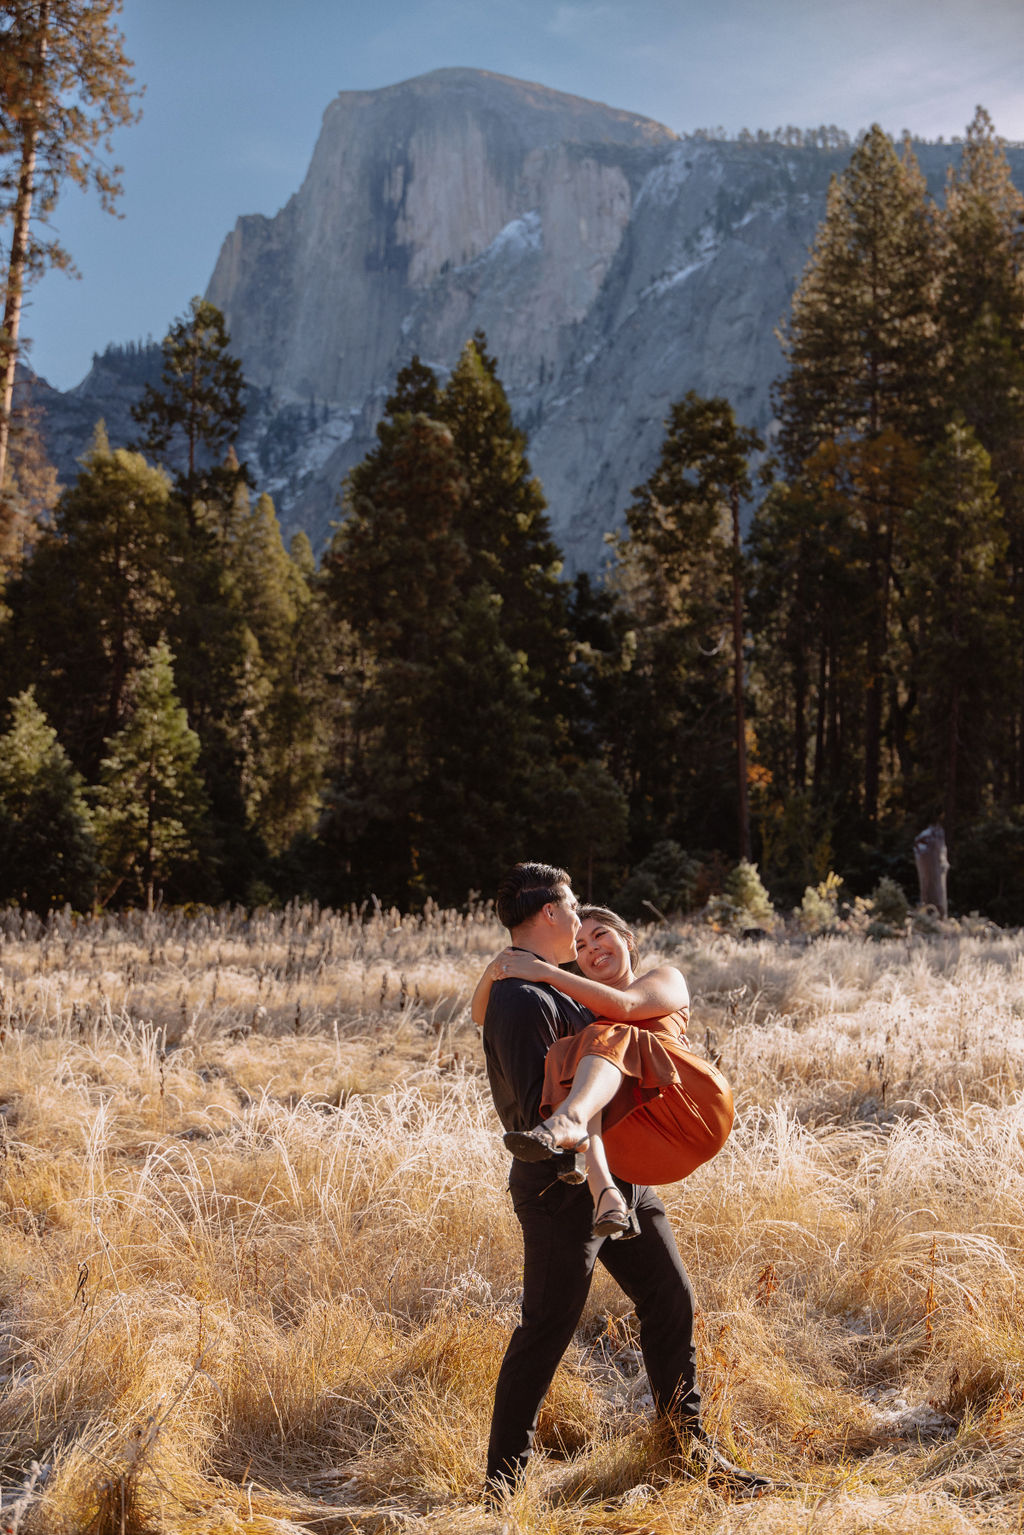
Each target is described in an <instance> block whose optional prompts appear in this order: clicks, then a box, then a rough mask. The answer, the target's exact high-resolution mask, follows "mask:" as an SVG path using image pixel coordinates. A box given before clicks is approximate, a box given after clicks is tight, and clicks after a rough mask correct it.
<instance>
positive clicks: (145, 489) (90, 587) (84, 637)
mask: <svg viewBox="0 0 1024 1535" xmlns="http://www.w3.org/2000/svg"><path fill="white" fill-rule="evenodd" d="M180 549H181V534H180V524H179V523H178V522H177V520H176V517H175V508H174V506H173V504H172V501H171V494H170V486H169V484H168V481H167V477H166V475H164V474H163V473H162V472H161V471H160V470H159V469H154V468H152V467H151V466H150V465H148V464H147V463H146V461H145V459H143V458H142V457H141V455H139V454H137V453H129V452H128V451H127V450H126V449H124V448H117V449H114V450H111V448H110V447H109V445H108V443H107V439H106V433H105V432H104V430H103V426H102V423H100V425H99V427H98V428H97V431H96V434H95V436H94V438H93V444H92V447H91V448H90V450H89V452H88V454H87V455H86V457H85V460H84V462H83V467H82V472H81V474H80V475H79V477H78V479H77V481H76V482H75V484H74V485H73V486H71V487H69V488H68V489H67V490H65V491H64V492H63V494H62V495H61V497H60V500H59V501H58V504H57V508H56V512H55V514H54V522H53V526H52V528H50V529H46V530H44V531H43V533H42V534H41V536H40V538H39V542H38V545H37V547H36V550H35V553H34V556H33V558H32V560H31V561H30V562H29V563H28V564H27V566H26V567H25V570H24V572H23V574H22V577H21V579H20V581H19V582H17V583H15V584H14V585H12V587H11V590H10V594H9V601H10V604H11V610H12V613H11V621H10V623H9V625H8V636H7V645H6V647H5V653H6V655H7V657H8V661H7V667H8V670H9V671H10V672H11V673H12V674H14V675H18V674H20V675H23V676H25V677H26V679H27V678H34V679H36V680H37V686H38V692H39V695H40V698H41V700H42V703H43V704H44V705H45V707H46V710H47V713H48V714H49V715H50V717H51V718H52V719H54V721H55V722H56V724H57V727H58V729H59V730H60V733H61V737H62V739H63V740H64V741H65V742H66V744H67V746H68V749H69V751H70V752H71V755H72V759H73V760H74V761H75V763H76V764H77V766H78V767H79V768H80V769H81V770H82V771H83V772H84V773H85V774H86V776H88V777H91V776H92V775H93V774H94V773H95V770H96V767H97V764H98V761H99V756H100V751H101V746H102V742H103V741H104V739H105V738H106V737H107V736H109V735H111V734H112V733H113V732H114V731H115V730H117V729H118V727H119V726H120V725H121V724H122V723H123V720H124V717H125V712H126V694H127V688H128V685H129V681H130V678H131V675H132V673H133V671H134V670H135V669H136V668H138V667H139V666H140V665H141V664H142V662H143V660H144V658H145V656H146V653H147V651H148V650H149V648H150V647H151V646H152V645H153V644H154V643H155V642H156V641H157V639H158V638H159V636H160V634H161V633H162V632H163V631H164V629H165V628H166V627H167V625H168V624H169V622H171V621H172V619H173V615H174V612H175V608H176V605H177V599H176V594H175V584H176V579H177V567H178V559H179V555H180Z"/></svg>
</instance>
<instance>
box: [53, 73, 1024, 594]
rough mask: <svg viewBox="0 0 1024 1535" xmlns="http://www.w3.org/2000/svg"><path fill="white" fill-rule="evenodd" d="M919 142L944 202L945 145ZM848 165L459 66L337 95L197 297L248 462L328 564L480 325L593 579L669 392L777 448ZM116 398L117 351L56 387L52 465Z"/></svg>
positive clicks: (659, 431) (570, 541)
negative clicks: (807, 310) (346, 509)
mask: <svg viewBox="0 0 1024 1535" xmlns="http://www.w3.org/2000/svg"><path fill="white" fill-rule="evenodd" d="M915 147H916V151H917V153H918V157H919V160H920V162H921V165H922V170H923V171H924V173H925V175H926V177H927V179H928V182H929V187H930V190H931V191H932V193H933V195H935V194H937V193H939V192H940V191H941V187H942V182H943V179H944V175H945V168H946V166H947V164H948V163H949V161H950V159H951V158H952V157H955V156H956V154H957V152H958V151H957V150H956V147H955V146H950V145H920V146H915ZM849 153H850V151H849V148H839V147H820V146H815V147H813V148H812V147H802V146H794V145H789V144H783V143H778V142H769V143H762V142H755V141H751V142H748V143H741V142H735V141H727V142H724V141H720V140H719V141H716V140H710V139H706V138H700V137H691V138H685V137H683V138H681V137H679V136H678V135H676V134H674V133H673V132H672V130H671V129H668V128H665V127H664V126H663V125H662V124H658V123H656V122H654V121H653V119H650V118H644V117H640V116H637V115H636V114H631V113H628V112H624V111H622V110H620V109H618V108H611V107H606V106H604V105H602V104H601V103H595V102H589V101H588V100H587V99H586V98H584V97H576V96H570V95H567V94H566V93H563V92H558V91H554V90H552V89H550V88H549V87H545V86H539V85H534V84H531V83H529V82H523V81H517V80H515V79H513V78H512V77H509V76H500V75H494V74H491V73H489V72H487V71H480V70H472V69H467V68H461V67H452V68H450V69H442V70H435V71H432V72H430V73H429V74H427V75H420V76H416V77H414V78H413V79H412V80H408V81H402V82H398V83H397V84H395V85H391V86H385V87H382V88H380V89H379V90H374V91H359V92H342V93H340V94H339V95H338V96H336V97H335V98H334V99H333V100H332V101H331V102H330V103H328V105H327V107H326V108H325V111H324V114H323V124H322V128H321V133H320V136H319V138H318V141H317V145H316V147H315V149H314V151H313V155H312V157H311V160H310V165H309V168H308V170H307V172H306V175H305V177H304V178H303V181H302V184H301V186H300V187H299V188H298V189H297V190H296V192H295V193H293V195H292V197H291V198H289V200H288V202H287V203H286V204H285V205H284V207H283V208H282V209H280V210H279V212H278V213H277V214H276V215H274V216H273V217H268V216H265V215H260V214H253V215H246V216H244V217H241V218H239V219H238V220H237V221H236V223H235V225H234V227H233V229H232V230H231V231H230V232H229V234H228V235H227V237H226V238H225V241H224V244H223V246H222V248H221V252H220V255H219V257H218V260H217V262H216V265H215V268H214V271H213V273H212V275H211V279H210V283H209V285H208V288H207V294H206V296H207V297H208V298H209V299H210V300H211V301H212V302H214V303H216V304H217V305H218V306H219V307H220V308H221V309H222V310H223V311H224V313H225V317H226V319H227V323H228V328H229V330H230V333H231V337H232V346H233V350H235V351H236V353H237V355H238V356H239V357H240V359H241V361H242V365H243V369H244V371H245V374H246V377H247V379H249V380H250V381H251V383H252V384H253V385H254V389H253V392H252V396H251V410H250V414H249V418H248V420H247V423H246V428H245V431H244V433H243V437H242V440H241V442H240V444H239V451H240V453H241V455H242V456H243V457H246V458H249V459H250V460H251V461H252V462H253V464H254V465H255V466H257V479H258V482H259V484H260V487H261V488H265V489H268V490H270V492H271V493H272V494H273V495H274V498H275V501H276V503H277V505H278V510H279V514H280V515H281V519H282V523H283V525H284V526H285V529H286V530H287V531H292V530H294V529H296V528H299V527H302V528H304V529H305V530H306V531H307V532H309V534H310V536H311V538H312V539H313V542H314V545H315V546H317V547H322V546H323V544H324V542H325V541H326V539H327V538H328V536H329V532H330V526H331V522H332V520H333V519H334V518H336V517H337V515H338V494H339V490H340V487H341V483H342V480H343V477H344V475H345V474H346V473H347V472H348V470H349V469H351V467H352V466H353V465H354V464H355V463H357V462H358V461H359V460H360V459H361V458H362V457H363V456H364V455H365V453H366V452H367V451H368V450H369V449H370V448H371V447H372V446H373V444H374V441H375V437H374V428H375V426H376V424H377V422H378V420H379V419H380V415H381V413H382V410H383V403H384V400H385V399H386V397H387V394H388V393H389V392H390V389H391V386H392V384H393V381H394V377H395V374H396V373H397V372H398V370H399V368H401V367H402V366H403V365H404V364H405V363H406V362H407V361H408V360H409V358H410V357H411V355H412V354H413V353H414V352H415V353H418V354H419V355H420V357H421V358H422V359H423V360H424V361H425V362H427V363H429V364H430V365H431V366H434V367H435V368H436V369H437V370H438V371H439V372H440V373H441V375H442V376H444V375H445V374H446V372H447V370H449V369H450V368H451V367H452V366H453V365H454V362H455V360H456V358H457V356H458V353H459V351H460V350H461V348H462V346H463V345H464V343H465V341H466V340H467V339H468V337H469V336H470V335H472V334H473V333H474V331H476V330H478V329H482V330H483V331H485V333H486V334H487V338H488V345H489V349H490V351H491V352H492V353H493V354H494V355H495V356H496V357H497V359H498V370H499V375H500V377H501V379H502V382H503V383H504V385H505V388H506V391H507V393H508V395H509V399H510V403H511V405H512V409H513V413H514V416H515V419H516V420H517V422H518V423H519V424H520V425H521V426H522V427H523V428H524V429H525V430H526V431H527V432H528V433H529V438H530V443H529V453H530V459H531V463H532V465H533V468H534V471H535V473H536V474H537V475H538V477H539V478H540V480H541V482H542V483H543V486H544V489H545V493H546V495H547V499H548V503H549V512H550V516H551V522H552V528H553V531H554V534H555V536H556V538H557V539H558V541H559V543H560V544H561V546H562V547H563V549H564V550H565V553H566V560H567V565H568V567H569V569H570V570H573V569H577V568H587V569H590V570H592V571H593V570H597V569H599V568H600V566H601V563H602V561H603V559H604V557H605V544H604V535H605V533H606V532H608V531H610V530H612V529H614V528H615V527H616V526H619V525H620V524H621V521H622V516H623V512H624V510H625V507H626V506H627V505H628V504H629V496H630V492H631V490H632V488H633V486H635V485H637V484H639V483H640V482H641V481H643V480H644V479H646V478H647V476H648V475H649V473H650V472H651V470H652V468H653V467H654V464H655V462H656V459H657V455H658V451H659V448H660V444H661V439H662V435H663V424H664V420H665V418H666V416H667V415H668V412H669V408H670V406H671V404H672V403H673V401H675V400H677V399H679V398H681V396H682V395H683V394H684V393H685V392H686V391H687V390H688V389H691V388H692V389H696V390H697V391H698V392H700V393H702V394H706V395H712V394H719V395H725V396H726V397H728V398H729V399H730V400H731V402H732V403H733V406H734V408H735V410H736V414H737V416H738V418H739V419H740V420H741V421H742V422H743V424H745V425H748V426H751V427H754V428H755V429H757V430H758V431H760V432H762V433H765V432H769V431H770V429H771V426H772V410H771V394H770V390H771V384H772V381H773V379H774V378H775V377H776V376H777V375H778V373H779V372H780V371H781V368H782V364H783V358H782V353H781V350H780V347H779V343H778V340H777V337H776V328H777V326H778V325H779V323H780V321H781V320H782V319H783V317H784V316H785V314H786V312H787V310H788V307H789V301H790V298H791V295H792V292H793V289H794V288H795V286H796V284H797V282H798V281H799V278H800V274H801V272H802V270H803V268H804V266H805V264H806V261H807V259H808V255H809V249H810V246H811V243H812V241H813V239H814V236H815V233H816V230H817V227H818V224H819V222H820V220H821V218H822V217H823V216H824V211H825V198H826V194H827V188H828V181H829V178H830V176H831V175H832V174H833V173H834V172H838V171H841V170H842V169H843V168H844V167H845V165H846V164H847V163H848V160H849ZM1009 153H1010V158H1011V163H1012V164H1013V167H1014V173H1015V179H1016V180H1017V181H1018V184H1020V182H1021V180H1022V179H1024V178H1022V172H1024V152H1021V151H1016V152H1015V151H1009ZM139 366H140V364H139V362H138V359H136V360H135V364H134V369H135V373H136V374H137V373H138V371H139ZM129 372H131V369H128V368H126V369H125V373H126V374H127V373H129ZM94 375H95V376H94ZM129 392H130V390H129V379H128V378H127V376H126V377H124V378H123V379H121V380H120V382H119V375H118V366H117V363H116V359H111V358H109V357H106V355H104V357H102V358H100V359H97V364H96V368H95V369H94V370H93V372H92V373H90V375H89V376H87V378H86V379H85V380H83V382H82V384H80V385H79V386H77V387H76V389H75V390H73V391H70V392H69V393H68V395H66V396H57V395H56V394H55V392H53V391H50V392H49V396H48V397H47V398H46V399H45V400H44V406H45V408H46V410H47V412H48V415H49V418H50V423H51V425H50V429H49V437H50V440H51V447H53V446H54V445H55V444H56V447H57V449H58V451H57V452H56V453H55V458H56V459H57V462H58V467H59V468H60V469H61V470H62V472H64V471H65V470H66V467H67V465H68V464H69V463H70V462H71V461H72V459H73V457H75V456H77V454H78V453H80V452H81V451H82V448H83V447H84V446H85V441H87V435H86V436H85V441H83V434H84V425H83V422H84V416H85V414H86V413H87V412H88V411H89V410H90V409H92V410H95V411H96V412H97V413H102V414H105V415H108V420H107V425H108V430H109V431H110V435H111V440H112V441H113V442H115V443H116V441H117V440H118V437H119V434H120V432H121V430H122V426H121V425H120V424H119V422H120V421H121V417H122V416H124V414H125V412H126V411H127V405H126V403H125V402H126V400H127V397H128V393H129ZM104 404H106V405H107V406H108V409H106V410H102V411H100V410H98V409H97V407H99V406H102V405H104ZM109 407H113V408H114V409H113V417H111V411H110V408H109ZM115 418H116V419H115ZM128 419H129V420H130V417H129V418H128ZM62 420H63V423H64V424H63V426H62V425H61V422H62ZM91 429H92V423H91V422H90V423H89V431H90V432H91Z"/></svg>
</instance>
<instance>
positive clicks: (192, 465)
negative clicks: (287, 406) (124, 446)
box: [132, 298, 247, 531]
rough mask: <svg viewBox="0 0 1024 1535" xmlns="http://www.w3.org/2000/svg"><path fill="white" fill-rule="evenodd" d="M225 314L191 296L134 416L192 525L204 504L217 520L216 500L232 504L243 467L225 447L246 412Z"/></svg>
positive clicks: (143, 445) (166, 340)
mask: <svg viewBox="0 0 1024 1535" xmlns="http://www.w3.org/2000/svg"><path fill="white" fill-rule="evenodd" d="M230 344H231V343H230V338H229V336H228V333H227V328H226V326H225V324H224V316H223V315H222V314H221V312H220V310H219V309H218V308H217V307H216V305H215V304H211V303H209V302H208V301H207V300H206V299H201V298H194V299H193V300H192V302H191V304H190V305H189V309H188V313H187V314H185V315H183V316H182V317H181V319H180V320H176V321H175V322H174V324H173V325H172V326H171V328H170V330H169V331H168V333H167V335H166V336H165V337H164V339H163V342H162V344H161V349H162V352H163V369H162V372H161V377H160V386H159V388H155V387H154V386H153V385H152V384H147V385H146V388H145V390H144V392H143V396H142V399H141V400H140V401H139V402H138V404H137V405H134V406H133V407H132V416H133V417H134V419H135V420H136V421H137V422H138V423H139V425H140V426H142V427H143V428H144V430H143V435H142V437H141V439H140V442H139V446H140V447H141V449H142V451H143V452H145V453H148V454H150V455H151V456H152V457H153V458H155V459H156V460H157V462H158V463H160V464H162V465H163V466H164V467H165V468H167V469H168V470H170V471H172V472H173V473H174V474H175V477H176V484H177V487H178V490H179V492H180V494H181V496H182V499H183V501H184V504H185V507H186V510H187V513H188V522H189V527H190V528H191V529H192V530H193V531H194V530H195V529H196V526H197V523H198V522H200V521H201V520H202V504H203V503H204V502H205V503H213V506H212V507H210V508H208V509H207V516H208V517H209V518H210V520H211V521H213V522H216V510H215V508H216V504H217V503H218V502H226V503H227V504H229V505H230V503H231V501H232V498H233V495H234V492H235V488H236V486H237V483H238V481H239V479H243V480H245V479H246V478H247V475H246V471H245V469H244V467H242V466H240V465H239V464H238V460H237V458H236V459H234V461H233V463H232V461H231V460H230V459H229V460H228V461H227V462H224V454H225V452H226V450H227V449H228V448H230V447H231V446H232V445H233V443H234V441H235V439H236V438H237V436H238V430H239V427H240V426H241V424H242V420H243V418H244V416H245V405H244V402H243V399H242V396H243V394H244V392H245V380H244V378H243V377H242V365H241V363H240V362H239V361H238V359H237V358H236V357H233V356H232V355H231V353H230V351H229V347H230Z"/></svg>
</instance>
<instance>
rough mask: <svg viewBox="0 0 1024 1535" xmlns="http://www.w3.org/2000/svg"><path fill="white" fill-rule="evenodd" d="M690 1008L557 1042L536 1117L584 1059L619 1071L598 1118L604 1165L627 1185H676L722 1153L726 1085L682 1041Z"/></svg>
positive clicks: (592, 1027) (599, 1025) (591, 1027)
mask: <svg viewBox="0 0 1024 1535" xmlns="http://www.w3.org/2000/svg"><path fill="white" fill-rule="evenodd" d="M688 1020H689V1009H688V1008H684V1009H682V1011H680V1012H678V1013H669V1014H668V1015H667V1016H666V1017H664V1018H645V1019H644V1020H643V1022H641V1023H611V1022H609V1021H608V1020H606V1019H598V1020H597V1021H596V1022H594V1023H589V1024H587V1026H586V1027H585V1028H583V1029H581V1030H580V1031H579V1033H578V1034H571V1035H569V1036H568V1038H566V1039H559V1040H556V1041H555V1043H554V1044H553V1045H552V1046H551V1048H550V1050H549V1051H548V1053H547V1056H546V1058H545V1061H544V1091H543V1094H542V1100H541V1114H542V1115H543V1116H544V1118H545V1119H546V1118H547V1117H548V1115H550V1114H553V1113H554V1111H555V1109H556V1108H557V1107H558V1105H559V1104H560V1103H561V1102H562V1100H563V1099H564V1098H566V1097H567V1096H568V1094H569V1089H570V1088H571V1087H572V1083H573V1078H574V1076H575V1075H576V1068H577V1066H578V1065H579V1063H580V1061H581V1060H582V1059H583V1057H584V1056H585V1055H598V1056H601V1057H602V1058H603V1059H604V1060H607V1061H611V1062H612V1063H613V1064H614V1065H616V1066H617V1067H618V1068H619V1070H620V1071H621V1072H622V1074H623V1076H622V1086H621V1087H620V1088H619V1089H618V1091H617V1092H616V1094H615V1097H614V1098H613V1099H612V1101H611V1102H610V1103H609V1104H608V1105H607V1106H606V1108H605V1110H604V1113H603V1115H602V1132H601V1133H602V1137H603V1140H604V1146H605V1151H606V1153H607V1155H608V1166H609V1167H610V1168H611V1170H612V1172H613V1173H614V1174H615V1176H616V1177H617V1178H622V1179H624V1180H625V1181H626V1182H627V1183H677V1182H678V1181H679V1179H680V1178H685V1177H687V1176H688V1175H689V1174H690V1173H692V1172H693V1170H694V1168H696V1167H700V1165H701V1163H702V1162H707V1161H709V1160H710V1158H711V1157H713V1156H714V1155H715V1153H716V1152H718V1151H721V1149H722V1147H723V1146H724V1145H725V1143H726V1140H727V1139H728V1137H729V1131H730V1130H731V1129H732V1121H733V1103H732V1092H731V1090H730V1088H729V1084H728V1082H727V1081H726V1080H725V1078H724V1077H723V1075H722V1073H721V1072H720V1071H718V1070H717V1069H716V1068H715V1067H714V1066H712V1065H711V1063H710V1062H709V1061H702V1060H700V1059H699V1058H698V1057H697V1056H696V1055H694V1054H693V1052H692V1051H691V1049H690V1047H689V1046H688V1044H687V1043H686V1025H687V1022H688Z"/></svg>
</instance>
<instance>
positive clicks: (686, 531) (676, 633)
mask: <svg viewBox="0 0 1024 1535" xmlns="http://www.w3.org/2000/svg"><path fill="white" fill-rule="evenodd" d="M666 426H667V430H666V434H665V439H664V442H663V444H662V450H661V456H660V459H659V462H658V466H657V468H656V469H655V471H654V473H653V474H652V475H651V477H650V479H649V480H647V482H646V483H645V484H644V485H641V486H639V487H637V489H636V490H635V491H634V492H633V495H634V501H633V504H632V505H631V506H630V507H629V509H628V510H627V512H626V521H627V525H628V529H629V538H628V540H626V541H624V542H623V543H621V544H620V546H619V554H620V571H619V577H618V584H619V589H620V591H621V595H622V599H623V601H624V603H625V606H626V609H627V611H628V614H629V622H630V625H631V629H632V631H633V634H634V635H635V643H636V650H635V659H634V661H633V663H632V667H631V672H630V677H629V683H628V687H629V689H630V692H631V714H632V725H631V732H632V734H633V744H632V749H631V756H632V763H631V769H630V780H631V785H632V788H631V795H630V797H631V801H632V802H633V803H634V805H635V806H639V807H643V808H642V810H641V814H642V816H643V818H644V822H645V823H646V824H645V829H644V831H643V832H642V833H641V839H642V840H643V841H646V842H647V843H648V844H650V843H652V842H655V841H658V840H663V839H664V838H665V837H667V836H675V837H677V839H678V840H680V841H682V842H684V843H690V844H692V841H693V833H694V830H695V827H699V831H698V835H701V836H704V837H706V834H707V831H708V830H709V829H710V827H709V826H708V824H707V822H705V824H704V825H703V826H701V825H700V821H699V820H697V815H698V811H697V807H698V805H700V804H703V805H704V806H705V807H707V808H710V807H712V806H714V807H715V811H716V812H717V813H718V814H721V811H722V810H723V809H724V804H725V803H727V796H726V797H723V792H722V791H723V787H724V785H725V784H728V783H729V782H731V783H732V785H733V786H734V792H733V795H732V801H733V804H734V805H735V806H736V812H735V813H734V815H733V817H732V820H733V824H734V825H736V826H737V828H738V830H737V831H736V832H734V833H733V837H732V839H730V840H734V841H736V842H738V844H739V846H740V847H741V848H742V847H743V846H744V845H745V844H746V843H747V842H748V841H749V820H748V809H747V763H746V728H745V715H744V709H743V655H742V613H741V608H740V606H739V604H740V588H741V581H742V578H743V570H742V553H741V550H740V547H739V506H740V501H741V500H742V499H744V498H746V497H748V496H749V495H750V493H751V491H752V482H751V478H750V473H749V469H748V460H749V458H750V456H751V455H752V454H753V453H754V452H756V451H759V450H761V449H762V448H763V446H764V445H763V443H762V442H761V440H760V438H758V437H757V436H756V434H754V433H753V432H749V431H747V430H745V429H743V428H740V427H738V426H737V424H736V420H735V417H734V415H733V412H732V408H731V406H730V405H729V403H728V401H726V400H724V399H719V398H716V399H710V400H705V399H702V398H701V397H700V396H699V395H697V394H696V393H694V392H693V391H692V390H691V391H690V392H689V393H688V394H687V395H686V396H685V398H684V399H683V400H681V401H679V402H678V403H677V404H675V405H674V406H673V407H672V412H671V415H670V417H669V420H668V422H667V423H666ZM698 740H699V741H700V745H699V747H698V744H697V743H698ZM730 759H731V761H730ZM712 785H714V787H712ZM700 819H701V820H703V819H704V817H703V816H702V817H701V818H700ZM713 824H714V839H715V841H717V840H718V839H719V837H720V836H723V835H724V828H723V827H722V826H721V825H720V824H719V823H718V822H717V820H716V821H715V823H713Z"/></svg>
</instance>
